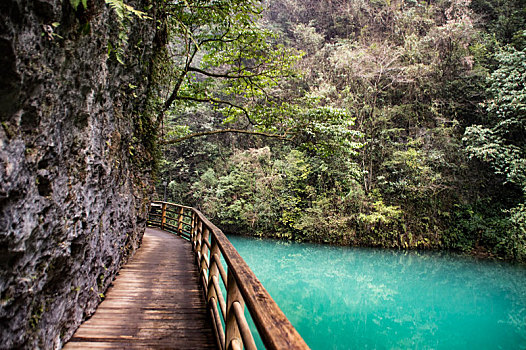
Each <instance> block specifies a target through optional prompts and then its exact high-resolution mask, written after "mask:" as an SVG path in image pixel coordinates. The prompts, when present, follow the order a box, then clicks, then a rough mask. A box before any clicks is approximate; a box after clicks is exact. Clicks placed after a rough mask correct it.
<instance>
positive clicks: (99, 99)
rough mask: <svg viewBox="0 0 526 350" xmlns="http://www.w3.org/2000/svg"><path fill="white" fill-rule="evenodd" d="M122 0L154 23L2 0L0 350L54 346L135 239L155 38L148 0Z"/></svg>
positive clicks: (149, 148)
mask: <svg viewBox="0 0 526 350" xmlns="http://www.w3.org/2000/svg"><path fill="white" fill-rule="evenodd" d="M73 2H74V1H73ZM114 2H115V3H118V2H119V1H114ZM121 3H122V1H121ZM126 3H127V4H131V5H132V6H133V7H134V8H135V9H137V10H143V11H147V12H148V14H149V16H150V17H151V18H146V19H140V18H138V17H137V16H136V15H133V14H129V13H128V14H126V16H125V17H124V18H120V17H119V16H118V15H117V13H116V11H115V10H114V9H112V8H111V7H110V6H108V4H106V3H105V1H104V0H88V1H87V8H84V6H83V4H82V2H81V3H80V5H79V6H78V8H77V9H74V8H73V6H72V1H71V0H64V1H59V0H2V1H1V2H0V122H1V126H0V293H1V295H0V348H20V347H22V348H43V349H50V348H60V347H61V346H62V345H63V344H64V342H65V341H66V340H67V339H69V338H70V337H71V335H72V333H73V332H74V330H75V329H76V328H77V327H78V325H79V324H80V322H81V321H82V320H83V319H84V318H85V317H87V316H89V315H90V314H92V313H93V312H94V309H95V308H96V306H97V305H98V303H99V302H100V301H101V299H102V298H103V297H104V295H103V293H104V292H105V291H106V289H107V287H108V286H109V284H110V283H111V281H112V280H113V278H114V277H115V275H116V273H117V272H118V269H119V267H120V266H121V265H122V264H123V263H124V262H125V261H126V260H127V259H128V258H129V257H130V256H131V255H132V254H133V252H134V251H135V249H136V248H137V247H138V245H139V244H140V240H141V238H142V234H143V232H144V226H145V220H146V214H147V208H148V201H149V196H150V194H151V192H152V168H153V164H154V161H153V158H154V146H153V145H154V143H155V141H154V139H155V125H154V124H155V123H154V122H152V121H151V120H150V119H149V117H148V113H147V109H148V108H147V96H148V89H149V86H151V84H152V82H151V80H150V75H151V71H152V63H151V62H152V58H153V57H154V54H155V48H156V47H158V46H159V44H160V43H159V36H158V33H156V30H155V28H156V18H155V15H154V14H152V13H154V11H155V8H154V5H155V3H154V2H153V0H152V1H150V0H142V1H135V2H133V1H126ZM150 3H151V4H150ZM119 61H121V62H119Z"/></svg>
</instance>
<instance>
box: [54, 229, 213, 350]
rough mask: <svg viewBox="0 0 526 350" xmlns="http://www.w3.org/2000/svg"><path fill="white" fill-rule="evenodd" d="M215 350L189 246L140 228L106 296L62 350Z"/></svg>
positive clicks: (165, 234) (169, 236)
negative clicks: (141, 235) (135, 245)
mask: <svg viewBox="0 0 526 350" xmlns="http://www.w3.org/2000/svg"><path fill="white" fill-rule="evenodd" d="M89 348H92V349H93V348H97V349H104V348H106V349H107V348H112V349H116V348H117V349H133V348H135V349H139V348H140V349H144V348H150V349H151V348H162V349H215V348H216V342H215V339H214V335H213V333H212V328H211V324H210V320H209V318H208V314H207V311H206V308H205V302H204V300H203V294H202V290H201V288H200V287H199V284H198V274H197V269H196V266H195V262H194V257H193V253H192V250H191V244H190V242H188V241H185V240H184V239H182V238H181V237H178V236H175V235H173V234H169V233H166V232H163V231H160V230H157V229H151V228H148V229H146V232H145V234H144V238H143V241H142V246H141V247H140V249H139V250H138V251H137V253H136V254H135V256H134V257H133V258H132V259H131V260H130V261H129V262H128V264H127V265H125V266H124V267H123V268H122V269H121V272H120V274H119V276H117V278H116V279H115V281H114V284H113V286H112V287H111V288H110V289H109V290H108V292H107V294H106V299H105V300H104V301H103V302H102V303H101V304H100V306H99V307H98V309H97V311H96V312H95V314H94V315H93V316H92V317H91V318H90V319H89V320H87V321H86V322H84V323H83V324H82V325H81V327H80V328H79V329H78V330H77V332H76V333H75V334H74V335H73V337H72V338H71V340H70V341H69V342H68V343H67V344H66V346H65V347H64V349H89Z"/></svg>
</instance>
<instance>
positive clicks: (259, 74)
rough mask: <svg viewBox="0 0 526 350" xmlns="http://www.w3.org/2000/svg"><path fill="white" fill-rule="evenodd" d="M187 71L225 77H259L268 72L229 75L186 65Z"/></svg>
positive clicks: (213, 76)
mask: <svg viewBox="0 0 526 350" xmlns="http://www.w3.org/2000/svg"><path fill="white" fill-rule="evenodd" d="M246 70H249V69H246ZM188 71H189V72H196V73H200V74H203V75H206V76H208V77H212V78H226V79H241V78H255V77H259V76H262V75H265V74H268V72H265V71H263V72H260V73H254V74H236V75H231V74H229V73H212V72H207V71H205V70H202V69H199V68H196V67H188Z"/></svg>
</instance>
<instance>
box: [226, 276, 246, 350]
mask: <svg viewBox="0 0 526 350" xmlns="http://www.w3.org/2000/svg"><path fill="white" fill-rule="evenodd" d="M227 280H228V281H227V297H226V298H227V307H226V320H225V324H226V334H225V338H226V339H225V349H226V350H229V349H236V348H242V347H243V346H242V341H241V333H240V332H239V326H238V324H237V321H236V315H235V313H234V308H233V307H232V304H234V302H239V304H240V305H241V307H242V308H244V306H245V302H244V301H243V297H242V296H241V292H240V291H239V288H238V287H237V282H236V279H235V278H234V275H233V274H232V272H230V271H228V277H227Z"/></svg>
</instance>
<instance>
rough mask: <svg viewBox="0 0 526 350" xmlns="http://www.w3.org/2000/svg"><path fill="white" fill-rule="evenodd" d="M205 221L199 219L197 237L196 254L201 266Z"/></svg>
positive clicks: (198, 263)
mask: <svg viewBox="0 0 526 350" xmlns="http://www.w3.org/2000/svg"><path fill="white" fill-rule="evenodd" d="M202 233H203V222H202V221H201V220H199V223H198V224H197V232H196V237H195V247H194V249H195V254H196V257H197V265H198V266H199V267H201V245H202V243H201V242H202Z"/></svg>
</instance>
